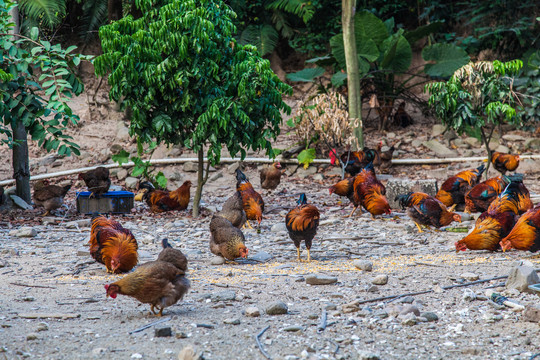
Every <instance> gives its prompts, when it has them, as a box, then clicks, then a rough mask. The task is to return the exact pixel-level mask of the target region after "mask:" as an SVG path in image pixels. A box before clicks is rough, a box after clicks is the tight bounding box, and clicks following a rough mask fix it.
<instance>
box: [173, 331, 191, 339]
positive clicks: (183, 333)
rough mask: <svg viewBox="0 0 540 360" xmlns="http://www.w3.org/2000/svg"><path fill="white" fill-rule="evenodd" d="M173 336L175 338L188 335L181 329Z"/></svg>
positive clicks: (182, 337)
mask: <svg viewBox="0 0 540 360" xmlns="http://www.w3.org/2000/svg"><path fill="white" fill-rule="evenodd" d="M175 336H176V338H177V339H187V338H188V337H189V336H188V334H186V333H185V332H183V331H180V332H177V333H176V334H175Z"/></svg>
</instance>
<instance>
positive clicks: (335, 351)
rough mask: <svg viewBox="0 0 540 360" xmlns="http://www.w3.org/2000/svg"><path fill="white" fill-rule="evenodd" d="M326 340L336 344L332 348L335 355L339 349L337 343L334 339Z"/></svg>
mask: <svg viewBox="0 0 540 360" xmlns="http://www.w3.org/2000/svg"><path fill="white" fill-rule="evenodd" d="M328 341H330V342H331V343H332V344H333V345H336V348H335V350H334V356H335V355H336V354H337V353H338V351H339V344H338V343H337V342H335V341H334V340H328Z"/></svg>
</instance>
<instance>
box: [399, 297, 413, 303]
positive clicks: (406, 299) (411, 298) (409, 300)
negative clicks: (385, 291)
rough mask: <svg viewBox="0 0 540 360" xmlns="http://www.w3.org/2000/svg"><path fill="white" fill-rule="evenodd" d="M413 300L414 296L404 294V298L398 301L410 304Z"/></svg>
mask: <svg viewBox="0 0 540 360" xmlns="http://www.w3.org/2000/svg"><path fill="white" fill-rule="evenodd" d="M413 301H414V297H412V296H405V297H404V298H402V299H401V301H400V303H402V304H412V303H413Z"/></svg>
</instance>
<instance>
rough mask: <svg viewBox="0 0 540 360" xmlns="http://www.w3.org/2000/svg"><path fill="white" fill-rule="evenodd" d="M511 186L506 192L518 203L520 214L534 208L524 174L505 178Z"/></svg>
mask: <svg viewBox="0 0 540 360" xmlns="http://www.w3.org/2000/svg"><path fill="white" fill-rule="evenodd" d="M505 177H506V178H508V180H509V181H510V184H508V186H507V187H506V189H505V190H504V192H505V193H508V194H509V196H510V197H512V199H513V200H514V201H515V202H516V203H517V207H518V212H519V214H523V213H525V212H527V211H529V210H530V209H532V208H533V207H534V205H533V203H532V201H531V196H530V194H529V190H527V188H526V187H525V184H523V174H513V175H509V176H505Z"/></svg>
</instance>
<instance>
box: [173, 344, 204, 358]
mask: <svg viewBox="0 0 540 360" xmlns="http://www.w3.org/2000/svg"><path fill="white" fill-rule="evenodd" d="M199 359H202V354H200V353H197V352H196V351H195V349H193V347H192V346H191V345H187V346H186V347H185V348H183V349H182V350H181V351H180V353H179V354H178V360H199Z"/></svg>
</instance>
